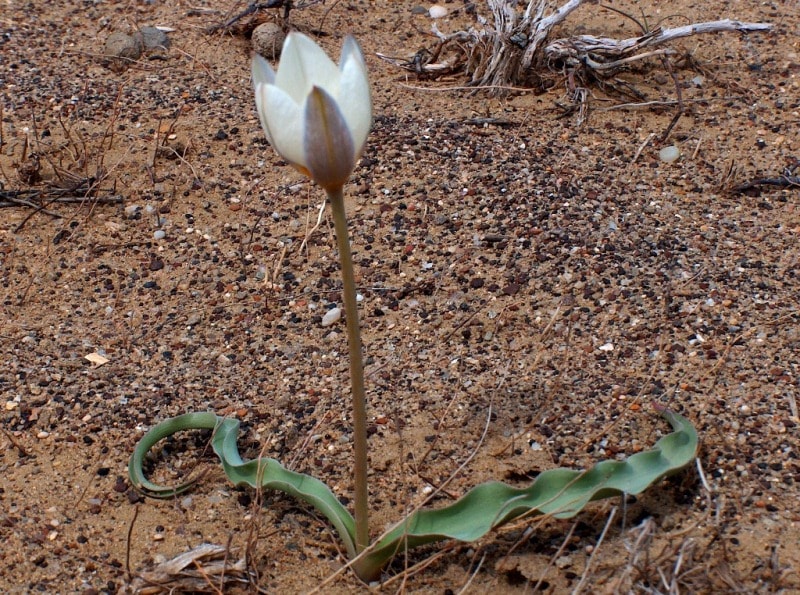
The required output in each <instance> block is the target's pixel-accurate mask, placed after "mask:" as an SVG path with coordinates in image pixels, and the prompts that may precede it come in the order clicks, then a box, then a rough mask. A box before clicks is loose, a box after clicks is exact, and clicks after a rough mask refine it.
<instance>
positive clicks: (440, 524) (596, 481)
mask: <svg viewBox="0 0 800 595" xmlns="http://www.w3.org/2000/svg"><path fill="white" fill-rule="evenodd" d="M662 414H663V415H664V417H665V418H666V419H667V421H669V423H670V424H671V425H672V428H673V430H674V432H673V433H671V434H669V435H667V436H664V437H663V438H661V439H660V440H659V441H658V442H656V444H655V445H654V447H653V448H652V450H649V451H646V452H641V453H638V454H635V455H632V456H631V457H629V458H628V459H626V460H625V461H602V462H600V463H598V464H597V465H595V466H594V467H592V468H590V469H588V470H586V471H575V470H571V469H551V470H548V471H544V472H543V473H541V474H540V475H539V476H538V477H537V478H536V480H535V481H534V482H533V483H532V484H531V485H530V486H528V487H527V488H515V487H512V486H509V485H506V484H504V483H501V482H498V481H493V482H488V483H484V484H481V485H478V486H476V487H475V488H473V489H472V490H470V491H469V492H467V493H466V494H465V495H464V496H463V497H462V498H460V499H459V500H458V501H456V502H455V503H454V504H451V505H450V506H446V507H444V508H440V509H436V510H418V511H417V512H415V513H413V514H411V515H410V516H409V517H408V518H406V519H404V520H403V521H401V522H400V523H398V524H397V525H396V526H395V527H394V528H393V529H392V530H391V531H390V532H388V533H387V534H386V535H384V536H383V537H381V538H380V539H379V540H378V541H377V542H375V543H373V544H372V545H371V546H370V547H369V548H368V549H367V550H366V552H365V553H364V554H362V555H361V556H358V557H357V558H356V559H355V560H354V562H353V568H354V570H355V571H356V573H357V574H358V576H359V577H361V578H362V579H364V580H372V579H374V578H376V577H377V576H379V575H380V571H381V569H382V568H383V567H384V566H385V565H386V564H387V563H388V562H389V561H390V560H391V559H392V558H393V557H394V556H395V555H396V554H397V553H398V552H400V551H403V550H404V549H406V548H413V547H416V546H418V545H423V544H426V543H432V542H435V541H441V540H444V539H457V540H459V541H465V542H468V541H474V540H476V539H479V538H481V537H483V536H484V535H486V534H487V533H489V532H490V531H492V530H494V529H497V528H498V527H500V526H502V525H503V524H505V523H508V522H510V521H512V520H514V519H517V518H519V517H521V516H523V515H541V514H549V515H552V516H554V517H556V518H568V517H571V516H574V515H576V514H578V513H579V512H580V511H581V510H582V509H583V508H584V507H585V506H586V504H588V503H589V502H591V501H593V500H599V499H601V498H608V497H610V496H614V495H619V494H634V495H635V494H639V493H641V492H642V491H644V490H645V489H646V488H647V487H649V486H650V485H652V484H653V483H655V482H657V481H659V480H661V479H662V478H664V477H666V476H667V475H671V474H673V473H676V472H677V471H679V470H681V469H683V468H684V467H686V466H687V465H689V464H690V463H691V462H692V461H693V460H694V458H695V456H696V455H697V448H698V436H697V432H696V431H695V429H694V427H693V426H692V424H691V423H690V422H689V421H688V420H687V419H686V418H685V417H683V416H681V415H678V414H677V413H672V412H670V411H666V410H663V411H662ZM191 429H213V430H214V435H213V438H212V442H211V444H212V447H213V449H214V452H215V453H216V454H217V456H219V458H220V460H221V461H222V465H223V468H224V469H225V473H226V474H227V476H228V478H229V479H230V480H231V481H232V482H233V483H234V484H236V485H249V486H251V487H261V488H269V489H275V490H280V491H282V492H285V493H287V494H289V495H292V496H295V497H296V498H299V499H300V500H302V501H304V502H307V503H308V504H310V505H311V506H313V507H314V508H316V509H317V510H318V511H319V512H320V513H322V514H323V515H325V517H326V518H327V519H328V520H329V521H330V522H331V523H332V524H333V526H334V527H335V528H336V530H337V531H338V533H339V536H340V537H341V539H342V540H343V541H344V543H345V546H346V548H347V552H348V555H349V557H350V558H351V559H353V558H355V552H356V548H355V536H354V533H355V523H354V521H353V517H352V516H351V515H350V513H349V512H348V511H347V509H346V508H345V507H344V506H342V504H341V503H340V502H339V500H338V499H337V498H336V496H335V494H334V493H333V492H332V491H331V490H330V489H329V488H328V487H327V486H326V485H325V484H324V483H322V482H321V481H319V480H317V479H315V478H313V477H311V476H308V475H304V474H302V473H295V472H293V471H289V470H287V469H286V468H284V467H283V465H281V464H280V463H279V462H278V461H276V460H274V459H269V458H260V459H254V460H251V461H244V460H242V458H241V456H240V455H239V449H238V447H237V445H236V438H237V436H238V432H239V422H238V421H236V420H233V419H226V418H222V417H218V416H216V415H215V414H213V413H189V414H186V415H181V416H178V417H175V418H172V419H169V420H167V421H164V422H162V423H160V424H158V425H157V426H155V427H154V428H153V429H151V430H150V431H149V432H148V433H147V434H146V435H145V436H144V437H143V438H142V440H141V441H140V442H139V444H138V445H137V446H136V449H135V450H134V453H133V456H132V457H131V461H130V464H129V466H128V473H129V476H130V479H131V483H132V485H133V486H134V487H135V488H137V489H138V490H140V491H142V492H143V493H145V494H147V495H150V496H154V497H158V498H170V497H173V496H175V495H176V494H179V493H181V492H184V491H186V490H187V489H189V488H190V487H191V486H192V485H193V484H194V481H190V482H187V483H184V484H181V485H179V486H177V487H163V486H158V485H156V484H153V483H151V482H150V481H148V480H147V478H146V477H145V475H144V471H143V468H142V466H143V462H144V458H145V456H146V455H147V453H148V451H149V450H150V449H151V448H153V446H155V445H156V444H157V443H158V442H159V441H160V440H162V439H163V438H166V437H167V436H170V435H172V434H174V433H176V432H179V431H182V430H191Z"/></svg>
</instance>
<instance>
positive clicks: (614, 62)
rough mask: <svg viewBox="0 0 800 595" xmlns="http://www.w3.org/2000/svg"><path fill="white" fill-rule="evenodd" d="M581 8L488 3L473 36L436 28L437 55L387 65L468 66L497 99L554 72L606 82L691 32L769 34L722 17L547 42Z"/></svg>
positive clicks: (500, 0)
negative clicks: (630, 33) (627, 34)
mask: <svg viewBox="0 0 800 595" xmlns="http://www.w3.org/2000/svg"><path fill="white" fill-rule="evenodd" d="M581 4H583V0H567V2H565V3H564V4H563V5H561V6H556V5H555V2H554V1H553V0H530V1H529V2H528V3H527V6H526V8H525V9H524V10H522V11H520V10H518V8H517V2H515V1H512V0H487V5H488V8H489V10H490V11H491V14H492V19H491V21H490V20H489V19H486V18H484V17H480V16H479V17H478V22H477V24H476V25H475V26H473V27H471V28H470V29H469V30H468V31H460V32H456V33H451V34H445V33H442V32H441V31H439V29H438V28H437V27H436V24H434V25H433V26H432V33H433V34H434V35H435V36H436V37H437V38H438V44H437V47H436V48H435V50H434V51H429V50H422V51H420V52H417V54H416V55H415V57H414V58H413V59H411V60H406V61H400V60H396V59H389V60H390V61H392V62H394V63H395V64H397V65H398V66H401V67H403V68H406V69H408V70H412V71H414V72H416V73H417V74H419V75H426V76H436V75H441V74H442V73H446V72H452V71H453V70H456V69H457V68H463V69H464V71H465V72H466V74H467V75H468V76H469V77H470V82H469V84H470V86H472V87H475V88H487V89H490V90H491V92H492V93H494V94H499V93H503V92H504V90H507V89H508V88H510V87H520V86H528V87H531V86H532V87H537V86H538V87H539V88H544V87H545V85H544V81H545V80H546V79H547V78H552V74H551V73H552V72H554V71H556V72H566V73H567V74H568V75H569V76H570V78H571V80H576V79H579V78H581V77H580V76H579V75H580V74H581V73H584V74H585V75H589V76H587V77H583V78H588V79H589V80H597V79H603V78H605V79H608V78H609V77H612V76H613V75H614V74H615V73H617V72H619V71H620V70H622V69H624V68H627V67H628V66H629V65H630V64H631V63H632V62H635V61H638V60H645V59H647V58H651V57H654V56H658V57H661V58H662V60H663V59H666V56H668V55H669V54H671V53H673V50H670V49H668V48H662V49H657V48H659V46H663V45H665V44H668V43H670V42H673V41H675V40H677V39H680V38H683V37H688V36H691V35H697V34H701V33H719V32H725V31H739V32H742V33H747V32H762V31H769V30H770V29H772V24H770V23H746V22H742V21H737V20H731V19H723V20H719V21H710V22H705V23H693V24H690V25H685V26H682V27H675V28H669V29H664V28H662V27H657V28H655V29H653V30H650V31H645V32H644V33H643V34H642V35H641V36H638V37H632V38H628V39H613V38H610V37H599V36H594V35H576V36H572V37H565V38H561V39H556V40H554V41H551V42H549V43H548V39H549V37H550V35H551V33H552V31H553V29H554V27H556V25H558V24H560V23H562V22H563V21H564V20H565V19H566V18H567V17H568V16H569V15H570V14H571V13H572V12H573V11H574V10H575V9H576V8H578V7H579V6H580V5H581ZM637 22H638V21H637ZM643 28H644V26H643ZM452 46H455V50H456V54H457V55H458V56H459V57H458V59H456V60H454V59H453V58H452V57H450V58H449V59H446V60H441V61H440V60H439V56H440V54H443V53H444V52H443V50H444V49H445V48H447V49H452ZM381 57H383V58H385V59H386V57H385V56H381Z"/></svg>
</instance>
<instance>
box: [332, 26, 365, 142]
mask: <svg viewBox="0 0 800 595" xmlns="http://www.w3.org/2000/svg"><path fill="white" fill-rule="evenodd" d="M350 39H352V38H348V40H346V41H345V48H347V46H348V41H349V40H350ZM353 45H354V46H355V52H352V53H348V54H345V50H344V49H343V50H342V60H343V62H342V64H341V65H340V68H341V71H342V79H341V81H339V93H338V94H337V95H336V100H337V102H338V103H339V107H340V109H341V110H342V113H343V114H344V117H345V119H346V120H347V127H348V128H349V129H350V134H351V135H352V136H353V145H354V147H353V148H354V150H355V152H356V153H355V156H356V157H358V156H359V155H361V152H362V151H363V150H364V144H365V142H366V140H367V135H368V134H369V129H370V128H371V127H372V99H371V97H370V90H369V80H368V79H367V69H366V66H365V65H364V62H363V58H362V56H361V51H360V50H359V49H358V45H357V44H355V41H353Z"/></svg>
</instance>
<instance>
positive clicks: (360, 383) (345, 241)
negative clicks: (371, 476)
mask: <svg viewBox="0 0 800 595" xmlns="http://www.w3.org/2000/svg"><path fill="white" fill-rule="evenodd" d="M327 193H328V199H330V201H331V211H332V212H333V226H334V229H335V230H336V244H337V246H338V248H339V258H340V260H341V266H342V286H343V289H344V291H343V294H344V295H343V297H344V312H345V317H346V318H345V321H346V323H347V345H348V348H349V350H350V384H351V389H352V393H353V450H354V454H355V521H356V552H357V553H360V552H361V551H362V550H363V549H364V548H366V547H367V546H368V545H369V503H368V498H369V492H368V490H367V398H366V396H365V393H364V365H363V364H362V362H361V330H360V328H359V324H358V306H357V302H356V281H355V277H354V274H353V255H352V254H351V252H350V238H349V235H348V232H347V216H346V214H345V209H344V194H343V193H342V189H341V188H338V189H335V190H327Z"/></svg>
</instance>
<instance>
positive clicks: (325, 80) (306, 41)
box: [275, 31, 339, 104]
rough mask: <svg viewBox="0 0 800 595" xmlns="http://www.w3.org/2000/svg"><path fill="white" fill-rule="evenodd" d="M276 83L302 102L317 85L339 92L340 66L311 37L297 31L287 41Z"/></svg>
mask: <svg viewBox="0 0 800 595" xmlns="http://www.w3.org/2000/svg"><path fill="white" fill-rule="evenodd" d="M275 84H276V85H277V86H278V87H280V88H281V89H283V90H284V91H286V92H287V93H288V94H289V95H291V97H292V99H294V100H295V102H296V103H298V104H300V103H302V102H303V100H304V99H305V98H306V97H307V96H308V94H309V93H310V92H311V87H313V86H315V85H316V86H317V87H322V88H323V89H325V90H326V91H328V93H331V94H334V95H335V93H336V89H338V87H339V69H338V68H337V67H336V64H334V63H333V60H331V59H330V58H329V57H328V55H327V54H326V53H325V52H324V51H323V49H322V48H321V47H319V46H318V45H317V44H316V43H314V41H313V40H312V39H311V38H310V37H307V36H306V35H303V34H302V33H297V32H295V31H293V32H292V33H289V35H288V36H287V37H286V42H285V43H284V44H283V50H282V52H281V63H280V65H279V66H278V74H277V75H276V78H275Z"/></svg>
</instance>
